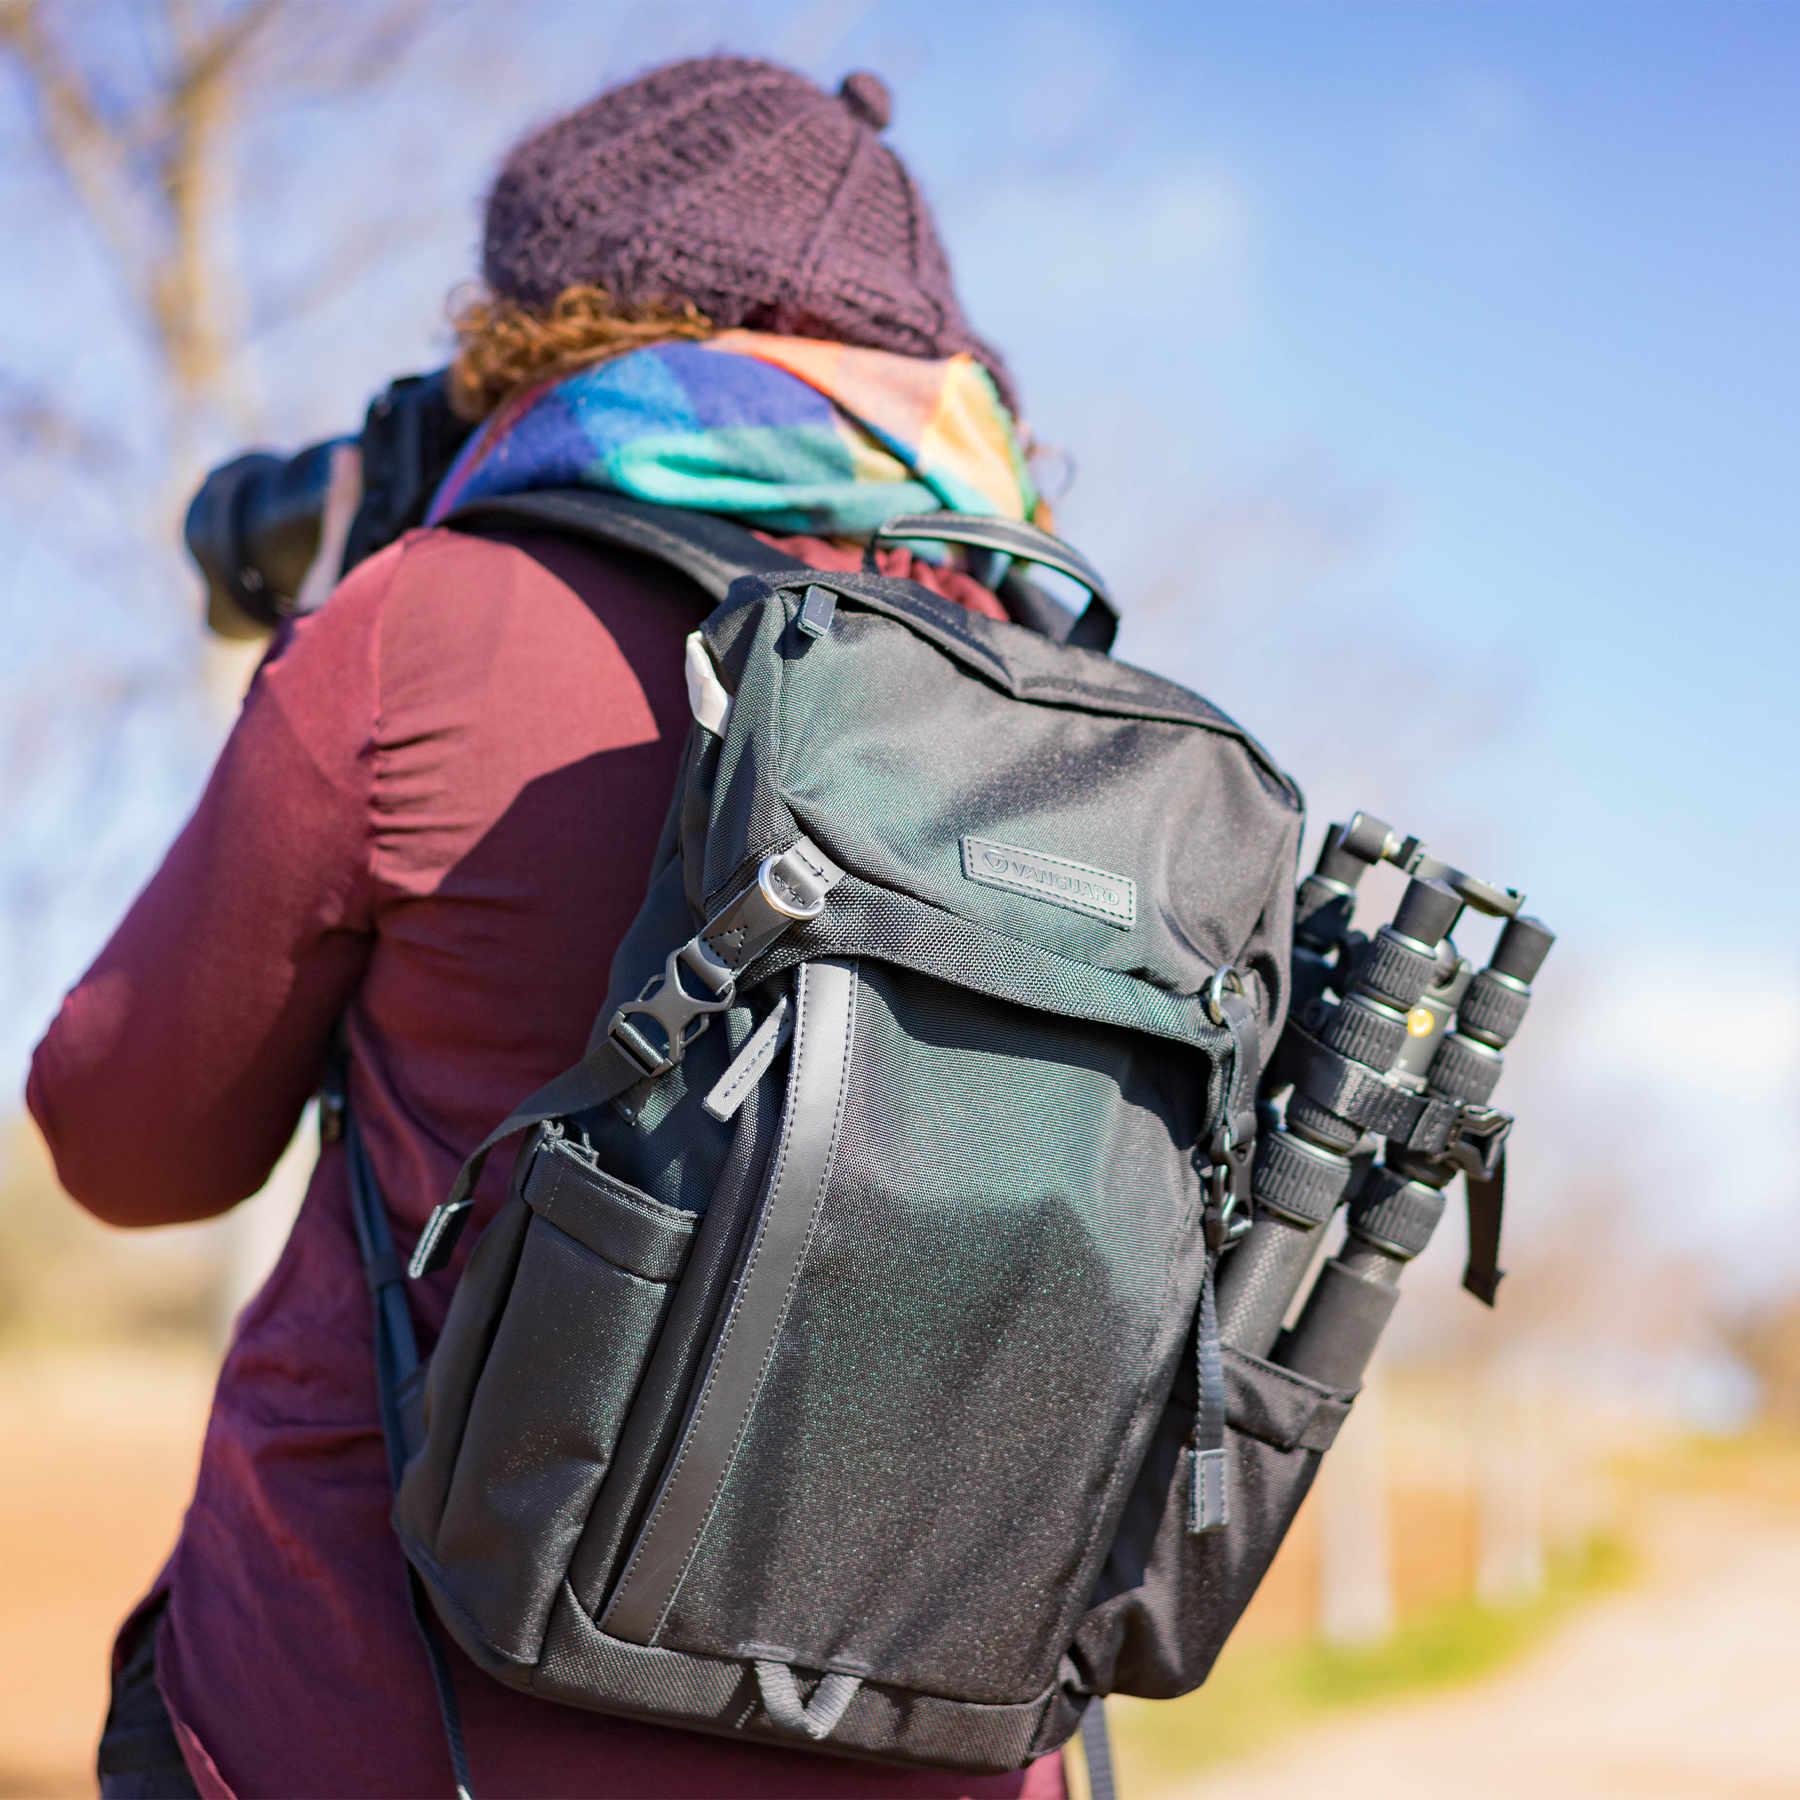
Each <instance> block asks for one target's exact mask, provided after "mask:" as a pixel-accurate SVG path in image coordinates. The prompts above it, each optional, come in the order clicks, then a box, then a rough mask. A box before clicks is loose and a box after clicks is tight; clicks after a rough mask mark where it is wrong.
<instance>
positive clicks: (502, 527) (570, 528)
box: [438, 488, 1118, 650]
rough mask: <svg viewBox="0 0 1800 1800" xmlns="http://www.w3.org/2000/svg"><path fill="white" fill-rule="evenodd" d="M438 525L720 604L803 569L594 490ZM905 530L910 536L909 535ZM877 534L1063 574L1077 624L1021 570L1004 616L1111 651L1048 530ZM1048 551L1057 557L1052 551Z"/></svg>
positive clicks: (1096, 609) (965, 525) (760, 548)
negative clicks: (657, 571) (955, 546)
mask: <svg viewBox="0 0 1800 1800" xmlns="http://www.w3.org/2000/svg"><path fill="white" fill-rule="evenodd" d="M438 523H439V524H440V525H446V526H449V527H450V528H451V529H452V530H456V531H474V532H481V531H506V530H515V531H516V530H531V529H536V530H540V531H559V532H562V533H564V534H566V535H567V536H569V537H577V538H585V539H587V540H588V541H589V542H590V543H596V544H606V545H609V546H611V547H612V548H614V549H618V550H635V551H637V552H638V553H639V554H641V555H644V556H649V557H654V558H655V559H656V561H658V562H660V563H666V564H667V565H668V566H669V567H670V568H672V569H677V570H679V571H680V572H681V573H682V574H683V575H686V576H687V577H688V578H689V579H690V580H691V581H693V582H694V583H695V585H696V586H698V587H699V588H700V590H701V592H703V593H704V594H705V595H706V596H707V598H708V599H709V600H712V601H715V602H717V601H720V600H723V599H724V598H725V595H726V592H727V590H728V589H729V588H730V586H731V584H732V583H733V582H734V581H735V580H737V578H738V577H739V576H740V575H768V574H774V573H776V572H777V571H780V572H783V573H785V572H787V571H789V570H792V569H796V568H798V567H800V566H801V565H799V564H797V563H796V562H795V561H794V559H793V557H791V556H789V555H787V554H786V553H785V552H784V551H781V550H777V549H776V548H775V547H774V546H773V545H772V544H765V543H764V542H763V540H762V539H761V538H759V537H758V536H757V535H756V533H755V532H753V531H751V530H750V529H749V527H748V526H745V525H739V524H737V523H736V522H734V521H733V520H731V519H722V518H720V517H719V516H718V514H716V513H705V512H694V511H691V510H690V509H688V508H687V507H682V506H663V505H659V504H656V503H654V502H652V501H648V500H632V499H630V498H628V497H627V496H626V495H624V494H609V493H607V492H605V491H604V490H603V489H600V488H539V489H537V490H535V491H534V492H531V493H524V494H501V495H497V496H495V497H494V498H493V499H488V500H472V501H470V502H469V504H468V505H467V506H459V507H457V508H456V509H455V511H453V512H450V513H447V514H446V515H445V516H444V517H443V518H442V519H440V520H439V521H438ZM908 526H911V527H914V528H916V529H913V530H910V531H909V530H907V529H906V527H908ZM875 536H876V540H877V541H882V542H888V543H893V542H897V541H899V540H900V539H902V538H905V537H909V536H912V537H921V538H937V539H939V540H941V541H943V542H947V543H960V544H966V545H970V546H972V547H975V548H980V549H986V550H990V551H993V552H995V553H997V554H1000V555H1005V556H1009V557H1016V558H1018V559H1020V560H1023V561H1030V562H1038V563H1044V564H1046V565H1047V566H1049V567H1052V568H1056V569H1060V570H1062V571H1063V572H1064V573H1066V574H1068V575H1070V576H1071V577H1073V579H1075V580H1076V581H1080V582H1083V583H1084V584H1086V585H1088V586H1089V588H1090V591H1091V592H1092V593H1093V599H1092V600H1091V601H1090V603H1089V605H1088V608H1087V610H1086V611H1085V612H1084V613H1083V614H1082V615H1081V617H1080V618H1079V619H1077V618H1076V616H1075V615H1074V614H1073V613H1072V612H1071V611H1070V610H1069V609H1068V608H1067V607H1065V606H1064V605H1062V603H1061V602H1060V601H1058V600H1054V599H1052V598H1051V597H1050V596H1049V595H1048V594H1046V593H1044V592H1043V590H1042V589H1040V588H1038V587H1035V586H1034V585H1033V584H1032V583H1031V582H1030V581H1028V580H1026V579H1025V577H1024V576H1023V575H1022V574H1021V573H1020V572H1019V570H1018V569H1017V567H1014V568H1012V569H1011V570H1009V571H1008V573H1007V575H1006V576H1005V577H1004V578H1003V580H1002V581H1001V584H1000V587H999V589H998V592H999V595H1000V600H1001V604H1002V605H1004V606H1005V608H1006V610H1007V614H1008V616H1009V617H1010V618H1011V619H1012V621H1013V623H1014V624H1015V625H1023V626H1024V627H1025V628H1026V629H1027V630H1028V631H1035V632H1037V633H1038V634H1039V635H1040V636H1041V637H1047V638H1050V639H1052V640H1053V641H1054V642H1056V643H1059V644H1062V643H1068V644H1080V645H1084V646H1085V647H1087V648H1090V649H1096V650H1105V649H1107V648H1109V647H1110V646H1111V644H1112V639H1113V633H1114V632H1115V631H1116V630H1117V629H1118V614H1117V613H1116V612H1115V611H1114V610H1113V607H1112V604H1111V601H1110V599H1109V598H1108V597H1107V594H1106V591H1105V589H1104V587H1100V586H1099V585H1098V580H1099V578H1098V577H1097V576H1095V575H1094V574H1093V571H1092V566H1091V565H1090V564H1088V563H1086V562H1085V561H1084V560H1083V559H1081V558H1080V557H1079V556H1078V555H1077V554H1076V552H1074V551H1073V550H1071V549H1070V548H1069V546H1067V545H1066V544H1062V543H1060V542H1059V541H1058V540H1057V539H1055V538H1052V537H1050V536H1049V535H1048V533H1044V532H1038V531H1035V530H1033V529H1032V528H1031V527H1029V526H1015V525H1010V524H1009V523H1008V522H1006V521H1004V520H998V519H993V520H987V519H968V518H965V517H964V516H963V515H961V514H953V513H945V514H942V515H915V516H912V517H909V518H900V519H891V520H889V522H888V523H887V524H886V525H884V526H883V527H882V528H881V530H880V531H878V532H877V533H876V534H875ZM1046 546H1050V547H1053V548H1054V550H1055V551H1057V552H1059V553H1060V555H1051V554H1048V553H1047V551H1046ZM1064 559H1068V560H1067V561H1066V560H1064ZM1069 561H1073V562H1075V563H1078V564H1079V565H1080V566H1079V568H1075V567H1070V566H1069Z"/></svg>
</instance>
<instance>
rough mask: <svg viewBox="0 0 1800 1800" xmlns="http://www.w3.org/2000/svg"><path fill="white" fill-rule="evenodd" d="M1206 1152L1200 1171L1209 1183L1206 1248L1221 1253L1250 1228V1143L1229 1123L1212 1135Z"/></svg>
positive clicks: (1203, 1216)
mask: <svg viewBox="0 0 1800 1800" xmlns="http://www.w3.org/2000/svg"><path fill="white" fill-rule="evenodd" d="M1206 1154H1207V1157H1208V1159H1209V1160H1208V1161H1207V1164H1206V1166H1205V1168H1204V1169H1202V1170H1201V1180H1202V1181H1203V1182H1204V1183H1205V1184H1206V1205H1205V1209H1204V1210H1203V1212H1202V1213H1201V1227H1202V1229H1203V1230H1204V1231H1205V1233H1206V1247H1207V1249H1209V1250H1211V1251H1212V1252H1213V1253H1214V1254H1215V1255H1218V1254H1220V1253H1222V1252H1224V1251H1226V1250H1229V1249H1230V1248H1231V1247H1232V1245H1233V1244H1235V1243H1236V1242H1237V1241H1238V1240H1239V1239H1240V1238H1241V1237H1243V1236H1244V1235H1245V1233H1247V1232H1248V1231H1249V1229H1250V1225H1251V1219H1250V1207H1249V1203H1248V1202H1249V1182H1248V1180H1247V1174H1248V1170H1249V1163H1250V1145H1249V1144H1248V1143H1247V1142H1246V1143H1241V1144H1240V1143H1239V1142H1238V1140H1237V1138H1236V1137H1235V1136H1234V1135H1233V1133H1232V1129H1231V1126H1230V1123H1229V1122H1227V1123H1225V1124H1222V1125H1221V1126H1220V1127H1219V1128H1218V1130H1217V1131H1215V1132H1214V1133H1213V1134H1212V1137H1211V1139H1210V1140H1209V1141H1208V1143H1207V1146H1206Z"/></svg>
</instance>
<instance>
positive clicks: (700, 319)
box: [450, 286, 716, 421]
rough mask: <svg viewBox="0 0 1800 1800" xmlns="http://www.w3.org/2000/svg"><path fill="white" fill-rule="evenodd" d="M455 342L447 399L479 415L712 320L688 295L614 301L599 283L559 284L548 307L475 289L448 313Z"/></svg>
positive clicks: (700, 329)
mask: <svg viewBox="0 0 1800 1800" xmlns="http://www.w3.org/2000/svg"><path fill="white" fill-rule="evenodd" d="M451 324H452V326H453V327H454V329H455V332H456V339H457V350H456V355H455V358H454V359H453V360H452V362H451V364H450V404H451V406H452V407H454V408H455V410H456V411H457V413H458V414H459V415H460V416H461V417H463V418H465V419H471V420H477V421H479V420H481V419H485V418H486V417H487V416H488V414H489V413H491V412H493V411H494V409H495V408H496V407H497V406H499V405H500V404H501V402H502V401H504V400H505V399H506V398H507V397H508V396H509V395H511V394H515V393H517V392H518V391H519V389H521V388H524V387H535V386H537V385H538V383H540V382H543V381H548V380H550V379H551V378H552V377H553V376H557V375H567V374H569V373H571V372H573V371H574V370H576V369H580V368H585V367H586V366H587V365H588V364H589V363H596V362H601V361H604V360H605V359H606V358H607V357H609V356H617V355H618V354H620V352H622V351H625V350H635V349H637V348H639V347H640V346H641V345H644V344H659V343H666V342H667V341H669V340H670V339H671V338H689V339H692V338H703V337H710V336H711V335H712V333H713V332H714V330H715V329H716V328H715V327H714V325H713V322H712V320H710V319H709V318H707V316H706V315H705V314H704V313H703V312H701V311H700V309H699V308H698V307H697V306H695V305H694V304H693V303H692V302H691V301H687V300H666V301H660V302H656V303H653V304H651V305H647V306H621V305H619V304H618V302H617V301H615V300H614V299H613V297H612V295H611V294H609V293H608V292H607V291H606V289H605V288H601V287H587V286H575V287H566V288H564V289H563V291H562V292H561V293H560V294H558V295H557V296H556V298H555V300H553V301H552V302H551V304H550V307H549V310H548V311H539V310H534V309H532V308H529V307H524V306H520V305H518V304H516V303H515V302H513V301H510V300H501V299H497V298H495V297H494V296H493V295H491V294H485V293H483V294H478V295H476V296H475V297H474V298H473V299H470V300H467V301H465V302H464V303H463V304H461V305H460V306H458V307H457V309H456V311H455V312H454V313H453V314H452V317H451Z"/></svg>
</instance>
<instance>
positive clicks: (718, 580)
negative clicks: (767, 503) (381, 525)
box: [438, 488, 804, 601]
mask: <svg viewBox="0 0 1800 1800" xmlns="http://www.w3.org/2000/svg"><path fill="white" fill-rule="evenodd" d="M438 523H439V524H441V525H448V526H451V527H453V528H454V529H456V530H458V531H474V532H480V531H507V530H513V531H518V530H531V529H533V528H536V529H538V530H544V531H558V532H562V533H563V534H564V535H566V536H568V537H575V538H585V539H587V540H588V541H590V542H592V543H597V544H607V545H610V546H611V547H613V548H614V549H619V550H635V551H638V552H639V553H640V554H641V555H644V556H650V557H654V558H655V559H656V560H657V561H658V562H660V563H666V564H667V565H668V566H669V567H670V568H672V569H678V570H679V571H680V572H681V573H682V574H683V575H685V576H687V577H688V579H689V580H690V581H692V582H694V583H695V585H696V586H698V587H699V588H700V590H701V592H702V593H704V594H705V595H706V597H707V598H708V599H709V600H712V601H719V600H723V599H724V598H725V595H726V593H727V591H728V590H729V589H730V587H731V584H732V583H733V582H734V581H735V580H737V578H738V577H739V576H740V575H753V574H754V575H772V574H775V573H776V572H777V571H780V572H782V573H784V574H785V573H788V572H792V573H793V574H795V575H796V576H798V575H800V574H803V573H804V570H803V568H802V567H801V565H799V564H798V563H796V562H795V561H794V559H793V557H791V556H789V555H787V554H786V553H785V552H783V551H780V550H777V549H776V548H775V547H774V546H773V545H771V544H765V543H764V542H763V541H762V539H761V538H759V537H757V536H756V535H755V533H754V532H752V531H751V530H750V529H749V528H748V527H747V526H744V525H738V524H735V523H734V522H733V521H732V520H730V519H723V518H720V517H719V516H718V515H717V514H716V513H704V512H693V511H690V510H689V509H687V508H685V507H680V506H661V505H655V504H652V503H651V502H649V501H645V500H632V499H629V498H627V497H626V496H625V495H623V494H609V493H606V492H605V491H603V490H601V489H599V488H539V489H536V490H535V491H533V492H530V493H524V494H501V495H496V496H494V497H493V498H491V499H487V500H471V501H470V502H469V503H468V504H467V505H466V506H459V507H457V508H456V510H455V511H454V512H451V513H449V514H447V515H446V516H445V517H444V518H442V519H440V520H439V521H438Z"/></svg>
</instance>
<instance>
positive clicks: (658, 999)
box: [606, 838, 843, 1080]
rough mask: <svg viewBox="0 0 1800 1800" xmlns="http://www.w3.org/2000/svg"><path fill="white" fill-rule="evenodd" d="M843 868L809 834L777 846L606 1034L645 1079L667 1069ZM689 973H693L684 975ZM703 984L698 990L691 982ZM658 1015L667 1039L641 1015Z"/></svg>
mask: <svg viewBox="0 0 1800 1800" xmlns="http://www.w3.org/2000/svg"><path fill="white" fill-rule="evenodd" d="M842 875H843V871H842V870H841V869H839V868H838V866H837V865H836V864H835V863H833V862H832V861H831V860H830V858H829V857H826V856H825V855H823V854H822V853H821V852H820V851H819V849H818V847H817V846H816V845H814V844H813V843H811V842H810V841H809V840H808V839H806V838H801V839H800V840H799V841H798V842H797V843H793V844H790V845H789V846H788V847H787V848H786V849H785V850H779V851H771V852H770V853H769V855H767V856H765V857H764V858H763V859H762V861H761V862H760V863H759V864H758V865H757V870H756V879H755V880H754V881H752V882H751V883H750V884H749V885H748V886H747V887H745V888H744V889H743V890H742V891H741V892H740V893H739V894H738V895H737V896H736V897H735V898H734V899H733V900H731V901H730V902H729V903H728V904H727V905H726V906H725V907H724V908H722V909H721V910H720V911H719V912H718V913H716V914H715V915H714V916H713V917H712V918H710V919H708V920H707V922H706V923H705V924H704V925H703V926H702V927H701V928H700V930H699V931H697V932H696V933H695V934H694V935H693V936H692V937H691V938H689V939H688V940H687V942H686V943H685V944H682V945H681V946H680V947H679V948H677V949H675V950H672V951H671V952H670V953H669V958H668V960H667V961H666V962H665V963H664V964H663V971H662V973H661V974H660V975H653V976H652V977H651V978H650V980H649V981H648V982H647V983H646V984H645V986H644V990H643V992H642V993H641V994H639V995H638V997H637V998H636V999H635V1000H627V1001H626V1002H625V1004H624V1005H623V1006H621V1007H620V1008H619V1009H618V1011H617V1012H615V1013H614V1014H613V1016H612V1017H611V1018H610V1019H609V1020H608V1021H607V1025H606V1035H607V1037H608V1038H610V1039H611V1040H612V1042H613V1043H614V1044H616V1045H617V1046H618V1047H619V1049H620V1050H621V1051H622V1052H623V1053H624V1055H625V1056H627V1057H628V1058H629V1059H630V1060H631V1061H632V1062H633V1063H634V1064H635V1065H636V1066H637V1067H638V1068H639V1069H641V1070H642V1071H643V1074H644V1078H645V1079H646V1080H654V1079H655V1078H656V1077H657V1076H659V1075H666V1074H668V1072H669V1071H670V1070H671V1069H672V1068H674V1067H675V1065H676V1064H677V1063H678V1062H680V1061H681V1059H682V1058H683V1057H684V1056H685V1055H686V1054H687V1049H688V1046H689V1045H690V1044H691V1043H693V1041H694V1040H695V1038H697V1037H698V1036H699V1035H700V1034H701V1032H703V1031H704V1030H705V1029H706V1028H707V1026H708V1025H709V1024H710V1023H711V1022H712V1016H713V1014H714V1013H722V1012H724V1011H726V1010H727V1009H728V1008H729V1007H730V1006H731V1005H732V1004H733V1002H734V1001H735V1000H736V998H737V975H738V971H739V970H740V969H742V968H744V967H746V966H747V965H748V964H749V963H751V962H753V961H754V960H755V959H756V958H757V957H758V956H760V955H761V954H762V952H763V951H764V950H766V949H767V948H768V947H769V945H771V944H772V943H774V942H775V940H776V939H777V938H778V937H780V936H781V935H782V933H783V932H785V931H788V930H790V929H791V928H792V927H793V926H795V925H801V924H805V923H806V922H807V921H808V920H810V919H816V918H817V917H818V916H819V915H820V913H822V912H823V911H824V910H825V896H826V894H827V893H829V892H830V890H831V889H832V887H833V886H834V885H835V884H836V883H837V882H838V881H839V880H840V879H841V878H842ZM684 972H685V974H686V976H687V978H688V979H687V981H684V980H683V974H684ZM689 982H691V983H692V984H693V986H694V987H696V988H698V989H700V990H701V991H700V992H698V993H696V992H693V991H691V989H690V987H689V985H688V983H689ZM639 1018H646V1019H649V1020H651V1021H653V1022H654V1023H655V1025H656V1027H657V1029H658V1031H659V1032H660V1033H661V1042H660V1043H659V1042H658V1041H657V1040H656V1039H655V1038H654V1037H652V1036H650V1035H649V1034H648V1033H646V1032H645V1031H644V1030H643V1029H642V1028H641V1027H640V1026H639V1025H638V1024H637V1023H636V1022H635V1021H636V1020H637V1019H639Z"/></svg>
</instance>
